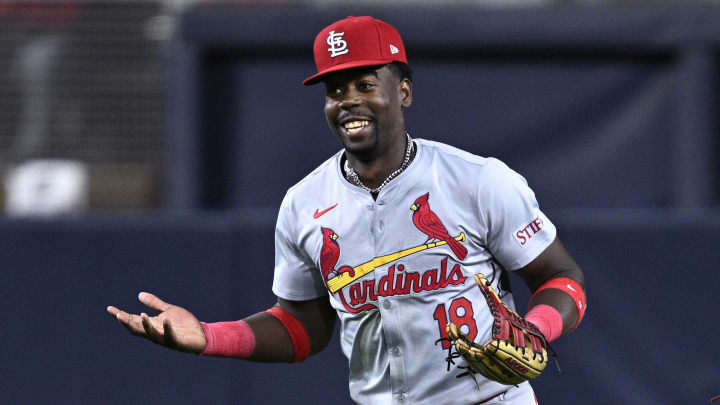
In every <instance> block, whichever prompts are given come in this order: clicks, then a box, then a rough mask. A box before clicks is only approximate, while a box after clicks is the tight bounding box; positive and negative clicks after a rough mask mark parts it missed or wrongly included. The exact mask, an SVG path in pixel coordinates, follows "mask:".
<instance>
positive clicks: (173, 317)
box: [107, 292, 207, 353]
mask: <svg viewBox="0 0 720 405" xmlns="http://www.w3.org/2000/svg"><path fill="white" fill-rule="evenodd" d="M138 299H139V300H140V302H142V303H143V304H145V305H147V306H148V307H150V308H152V309H154V310H156V311H159V312H160V313H159V314H157V315H156V316H149V315H148V314H146V313H144V312H143V313H141V314H140V315H134V314H128V313H127V312H125V311H122V310H120V309H118V308H115V307H113V306H109V307H107V311H108V312H109V313H110V315H112V316H114V317H115V318H116V319H117V320H118V321H119V322H120V323H121V324H123V326H125V328H127V330H129V331H130V333H132V334H133V335H136V336H141V337H144V338H146V339H149V340H151V341H153V342H155V343H157V344H159V345H161V346H165V347H169V348H171V349H175V350H179V351H182V352H191V353H201V352H202V351H203V350H204V349H205V345H206V343H207V342H206V340H205V333H204V332H203V328H202V325H201V324H200V321H198V319H197V318H196V317H195V315H193V314H192V313H191V312H190V311H188V310H186V309H184V308H181V307H178V306H176V305H172V304H168V303H167V302H164V301H163V300H161V299H160V298H158V297H156V296H154V295H152V294H150V293H146V292H141V293H140V294H139V295H138Z"/></svg>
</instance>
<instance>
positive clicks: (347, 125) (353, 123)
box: [344, 121, 370, 132]
mask: <svg viewBox="0 0 720 405" xmlns="http://www.w3.org/2000/svg"><path fill="white" fill-rule="evenodd" d="M367 125H370V123H369V122H367V121H350V122H347V123H345V125H344V127H345V129H348V130H350V129H356V128H362V127H364V126H367ZM358 130H359V129H358ZM354 132H357V131H354Z"/></svg>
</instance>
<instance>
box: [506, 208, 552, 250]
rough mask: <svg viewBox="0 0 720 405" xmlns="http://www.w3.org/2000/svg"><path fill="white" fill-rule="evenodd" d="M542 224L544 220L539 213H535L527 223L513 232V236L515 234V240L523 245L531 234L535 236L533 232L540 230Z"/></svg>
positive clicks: (543, 224)
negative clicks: (533, 217)
mask: <svg viewBox="0 0 720 405" xmlns="http://www.w3.org/2000/svg"><path fill="white" fill-rule="evenodd" d="M544 226H545V221H543V219H542V218H541V217H540V215H537V216H536V217H535V219H533V220H532V221H530V223H529V224H527V225H525V226H524V227H522V228H520V229H519V230H518V231H517V232H515V234H514V235H513V236H515V240H516V241H518V243H519V244H520V245H522V246H525V244H526V243H528V241H529V240H530V239H531V238H532V237H533V236H535V234H537V233H538V232H540V231H542V229H543V227H544Z"/></svg>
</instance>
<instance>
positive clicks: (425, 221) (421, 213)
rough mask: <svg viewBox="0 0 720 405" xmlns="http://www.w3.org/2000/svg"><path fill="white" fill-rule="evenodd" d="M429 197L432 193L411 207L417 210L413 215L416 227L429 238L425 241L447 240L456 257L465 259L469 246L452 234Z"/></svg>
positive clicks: (423, 196)
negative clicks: (431, 207) (432, 207)
mask: <svg viewBox="0 0 720 405" xmlns="http://www.w3.org/2000/svg"><path fill="white" fill-rule="evenodd" d="M429 198H430V193H426V194H424V195H422V196H420V197H418V199H417V200H415V203H414V204H413V205H412V206H411V207H410V209H411V210H413V211H415V212H413V216H412V221H413V224H415V227H417V229H419V230H420V232H422V233H424V234H425V235H427V237H428V238H427V240H426V241H425V243H428V242H430V241H431V240H441V241H445V242H446V243H447V244H448V246H450V249H452V251H453V253H455V257H457V258H458V260H460V261H462V260H464V259H465V257H466V256H467V253H468V251H467V248H465V246H463V245H461V244H460V242H458V241H457V240H455V239H454V238H453V237H452V236H450V234H449V233H448V231H447V229H446V228H445V225H443V223H442V221H440V218H438V216H437V215H436V214H435V213H434V212H432V211H431V210H430V204H429V203H428V199H429Z"/></svg>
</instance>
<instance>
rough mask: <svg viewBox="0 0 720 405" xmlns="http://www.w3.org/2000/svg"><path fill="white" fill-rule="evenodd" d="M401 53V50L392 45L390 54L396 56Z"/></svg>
mask: <svg viewBox="0 0 720 405" xmlns="http://www.w3.org/2000/svg"><path fill="white" fill-rule="evenodd" d="M398 52H400V50H399V49H397V47H396V46H395V45H392V44H390V53H391V54H393V55H395V54H396V53H398Z"/></svg>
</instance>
